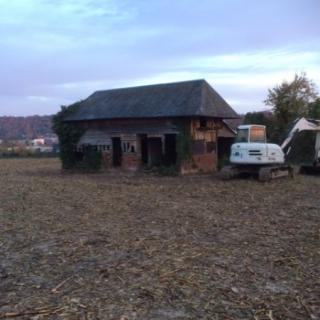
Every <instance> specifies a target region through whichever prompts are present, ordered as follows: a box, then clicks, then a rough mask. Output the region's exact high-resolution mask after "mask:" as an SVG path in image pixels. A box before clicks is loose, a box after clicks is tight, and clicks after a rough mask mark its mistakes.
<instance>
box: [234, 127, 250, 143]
mask: <svg viewBox="0 0 320 320" xmlns="http://www.w3.org/2000/svg"><path fill="white" fill-rule="evenodd" d="M248 137H249V129H238V130H237V136H236V139H235V142H238V143H239V142H248Z"/></svg>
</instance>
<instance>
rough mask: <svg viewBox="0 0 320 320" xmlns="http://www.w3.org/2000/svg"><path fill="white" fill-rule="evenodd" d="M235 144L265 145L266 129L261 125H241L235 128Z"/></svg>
mask: <svg viewBox="0 0 320 320" xmlns="http://www.w3.org/2000/svg"><path fill="white" fill-rule="evenodd" d="M235 142H238V143H266V142H267V135H266V127H265V126H261V125H242V126H239V127H238V128H237V135H236V138H235Z"/></svg>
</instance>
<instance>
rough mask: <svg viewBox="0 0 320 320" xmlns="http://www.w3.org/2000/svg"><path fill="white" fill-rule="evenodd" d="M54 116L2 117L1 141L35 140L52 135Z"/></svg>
mask: <svg viewBox="0 0 320 320" xmlns="http://www.w3.org/2000/svg"><path fill="white" fill-rule="evenodd" d="M51 119H52V116H30V117H0V139H2V140H13V139H34V138H37V137H39V136H44V135H48V134H52V133H53V132H52V130H51Z"/></svg>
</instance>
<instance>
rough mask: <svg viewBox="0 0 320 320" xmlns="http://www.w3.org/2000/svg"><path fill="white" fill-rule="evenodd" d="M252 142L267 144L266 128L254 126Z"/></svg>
mask: <svg viewBox="0 0 320 320" xmlns="http://www.w3.org/2000/svg"><path fill="white" fill-rule="evenodd" d="M250 142H255V143H265V142H266V130H265V128H264V127H258V126H252V127H251V128H250Z"/></svg>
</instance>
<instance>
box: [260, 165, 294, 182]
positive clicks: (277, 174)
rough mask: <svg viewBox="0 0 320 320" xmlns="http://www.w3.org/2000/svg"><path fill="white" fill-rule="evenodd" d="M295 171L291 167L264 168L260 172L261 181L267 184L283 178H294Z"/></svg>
mask: <svg viewBox="0 0 320 320" xmlns="http://www.w3.org/2000/svg"><path fill="white" fill-rule="evenodd" d="M293 176H294V169H293V168H292V167H290V166H272V167H263V168H261V169H260V170H259V181H262V182H267V181H270V180H273V179H278V178H282V177H293Z"/></svg>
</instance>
